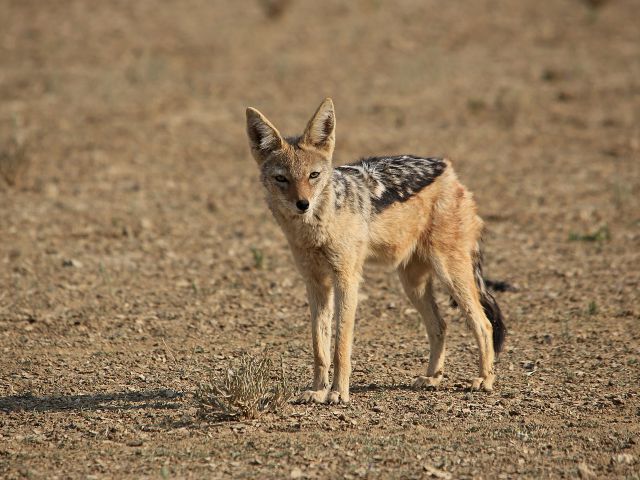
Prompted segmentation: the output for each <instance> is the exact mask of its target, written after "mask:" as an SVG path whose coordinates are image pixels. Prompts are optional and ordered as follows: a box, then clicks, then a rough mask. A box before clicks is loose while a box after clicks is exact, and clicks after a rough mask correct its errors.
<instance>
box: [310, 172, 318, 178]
mask: <svg viewBox="0 0 640 480" xmlns="http://www.w3.org/2000/svg"><path fill="white" fill-rule="evenodd" d="M319 176H320V172H311V175H309V178H318V177H319Z"/></svg>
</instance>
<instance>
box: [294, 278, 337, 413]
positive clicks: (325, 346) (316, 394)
mask: <svg viewBox="0 0 640 480" xmlns="http://www.w3.org/2000/svg"><path fill="white" fill-rule="evenodd" d="M307 295H308V298H309V307H310V309H311V338H312V343H313V389H312V390H307V391H305V392H303V393H302V395H301V396H300V401H302V402H316V403H324V402H325V401H326V400H327V394H328V392H329V367H330V365H331V320H332V318H333V305H334V300H333V284H332V281H331V278H330V277H329V276H318V275H314V276H313V277H312V278H309V279H308V280H307Z"/></svg>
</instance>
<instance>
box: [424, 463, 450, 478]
mask: <svg viewBox="0 0 640 480" xmlns="http://www.w3.org/2000/svg"><path fill="white" fill-rule="evenodd" d="M422 469H423V470H424V471H425V472H427V475H428V476H429V477H433V478H442V479H444V480H451V478H453V477H452V476H451V474H450V473H448V472H445V471H444V470H440V469H439V468H436V467H434V466H432V465H424V466H423V467H422Z"/></svg>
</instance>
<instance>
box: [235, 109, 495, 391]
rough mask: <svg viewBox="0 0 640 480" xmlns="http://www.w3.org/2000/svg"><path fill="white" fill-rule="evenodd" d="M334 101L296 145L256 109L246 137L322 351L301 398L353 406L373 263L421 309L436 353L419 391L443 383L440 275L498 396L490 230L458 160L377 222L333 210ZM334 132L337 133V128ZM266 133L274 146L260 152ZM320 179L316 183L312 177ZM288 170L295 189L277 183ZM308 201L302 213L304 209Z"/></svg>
mask: <svg viewBox="0 0 640 480" xmlns="http://www.w3.org/2000/svg"><path fill="white" fill-rule="evenodd" d="M333 112H334V110H333V103H332V102H331V100H330V99H327V100H325V101H324V102H323V103H322V105H321V106H320V107H319V108H318V110H317V111H316V113H315V114H314V116H313V117H312V119H311V120H310V121H309V124H308V125H307V128H306V130H305V133H304V134H303V136H302V137H301V140H300V141H299V143H298V144H297V145H296V146H292V145H291V144H289V143H288V142H287V141H285V140H284V139H283V138H282V136H281V135H280V134H279V133H278V131H277V130H276V129H275V127H273V125H272V124H271V123H270V122H269V121H268V120H266V118H265V117H264V116H263V115H262V114H260V113H259V112H258V111H257V110H254V109H248V111H247V130H248V134H249V138H250V145H251V149H252V152H253V154H254V157H255V158H256V160H257V162H258V164H259V165H260V167H261V170H262V181H263V184H264V185H265V188H266V190H267V202H268V204H269V207H270V208H271V210H272V212H273V214H274V217H275V218H276V220H277V221H278V223H279V224H280V226H281V227H282V230H283V232H284V233H285V235H286V237H287V240H288V242H289V245H290V247H291V251H292V253H293V257H294V259H295V262H296V265H297V267H298V269H299V271H300V272H301V274H302V276H303V278H304V281H305V284H306V287H307V293H308V297H309V305H310V309H311V320H312V340H313V352H314V378H313V388H312V390H309V391H307V392H304V393H303V394H302V396H301V400H302V401H312V402H319V403H324V402H328V403H337V402H348V401H349V376H350V373H351V347H352V343H353V342H352V340H353V329H354V321H355V314H356V304H357V295H358V286H359V284H360V281H361V276H362V269H363V265H364V263H365V261H366V260H367V259H371V260H373V261H376V262H378V263H382V264H384V265H388V266H392V267H394V268H396V269H397V271H398V275H399V277H400V280H401V282H402V285H403V287H404V290H405V292H406V293H407V295H408V297H409V299H410V300H411V302H412V303H413V304H414V305H415V307H416V309H417V310H418V311H419V312H420V314H421V316H422V318H423V320H424V323H425V326H426V330H427V334H428V337H429V342H430V344H431V352H430V358H429V364H428V369H427V372H426V376H420V377H418V378H417V379H416V381H415V383H414V385H415V386H416V387H422V386H431V387H435V386H437V385H438V384H439V383H440V381H441V380H442V378H443V364H444V357H445V333H446V325H445V323H444V321H443V320H442V318H441V317H440V316H439V314H438V311H437V307H436V305H435V301H434V297H433V279H434V278H435V277H437V278H439V279H440V280H441V281H442V282H443V283H444V285H445V286H446V288H447V289H448V290H449V292H450V293H451V295H452V296H453V298H455V299H456V301H457V302H458V304H459V306H460V307H461V310H462V312H463V314H464V315H465V318H466V320H467V323H468V325H469V326H470V328H471V330H472V331H473V333H474V336H475V338H476V341H477V343H478V346H479V350H480V359H479V376H478V377H477V378H476V379H474V380H473V382H472V386H473V388H480V387H482V388H484V389H486V390H490V389H491V388H492V386H493V382H494V378H495V376H494V373H493V361H494V351H493V342H492V327H491V324H490V323H489V321H488V319H487V317H486V316H485V314H484V312H483V309H482V306H481V304H480V300H479V294H478V290H477V288H476V284H475V282H474V271H473V261H472V258H473V255H474V254H475V253H477V248H478V247H477V245H478V241H479V238H480V234H481V231H482V220H481V219H480V218H479V217H478V215H477V214H476V206H475V203H474V201H473V199H472V195H471V194H470V193H469V192H468V191H467V190H466V189H465V187H464V186H463V185H462V184H461V183H460V182H459V181H458V179H457V177H456V174H455V173H454V171H453V168H452V166H451V164H450V162H449V161H448V160H447V161H446V162H447V168H446V170H445V171H444V173H443V174H442V175H441V176H439V177H438V178H437V179H435V181H434V182H433V183H432V184H431V185H429V186H428V187H426V188H424V189H423V190H421V191H420V192H419V193H417V194H416V195H415V196H413V197H412V198H409V199H408V200H406V201H404V202H397V203H394V204H393V205H391V206H390V207H389V208H387V209H386V210H384V211H382V212H380V213H379V214H377V215H372V216H369V217H367V216H364V215H359V214H356V213H354V211H353V210H352V209H349V208H341V209H338V208H334V207H333V205H334V199H333V197H332V196H333V195H334V192H333V189H332V188H328V187H327V186H328V185H329V184H328V182H331V169H332V167H331V157H332V153H333V148H334V142H335V117H334V113H333ZM329 130H330V131H329ZM261 132H266V135H267V139H266V141H265V142H266V144H268V145H267V148H262V147H261V143H260V142H261V141H263V140H264V138H263V137H261ZM314 171H316V172H320V176H319V178H318V179H317V180H310V175H311V172H314ZM277 172H284V173H286V175H287V176H288V177H287V178H288V179H289V181H288V182H287V183H286V184H283V183H282V182H277V181H276V180H274V179H273V178H275V177H274V176H273V175H276V174H277ZM300 199H306V200H309V202H310V207H309V211H307V212H305V213H304V214H301V213H300V212H298V211H296V210H295V206H294V205H295V202H296V201H298V200H300ZM334 317H335V319H336V329H337V331H336V345H335V350H334V356H333V363H334V367H335V371H334V376H333V383H332V384H331V388H329V385H330V384H329V367H330V363H331V361H330V338H331V321H332V318H334Z"/></svg>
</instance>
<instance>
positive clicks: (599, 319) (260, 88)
mask: <svg viewBox="0 0 640 480" xmlns="http://www.w3.org/2000/svg"><path fill="white" fill-rule="evenodd" d="M325 96H331V97H332V98H333V100H334V102H335V105H336V114H337V149H336V155H335V161H336V163H346V162H349V161H352V160H355V159H357V158H358V157H361V156H367V155H379V154H397V153H414V154H418V155H447V156H449V157H450V158H451V159H452V160H453V162H454V164H455V166H456V169H457V171H458V174H459V176H460V178H461V180H462V181H463V182H464V183H465V184H466V185H467V186H468V187H469V188H470V189H471V190H472V191H473V192H474V194H475V197H476V199H477V201H478V203H479V208H480V214H481V215H482V217H483V218H484V219H485V220H486V223H487V232H486V235H485V247H486V252H485V256H486V273H487V274H488V276H489V277H490V278H495V279H500V280H505V281H508V282H509V283H510V284H511V285H513V287H514V289H513V290H515V291H508V292H502V293H497V294H496V295H497V297H498V301H499V302H500V304H501V305H502V307H503V310H504V312H505V314H506V318H507V325H508V328H509V331H510V334H509V336H508V338H507V344H506V345H507V347H506V351H505V352H504V353H503V354H502V356H501V357H500V360H499V364H498V383H497V384H496V387H497V388H496V391H495V392H493V393H491V394H486V393H471V392H468V391H467V390H466V388H465V386H466V381H467V379H469V378H471V377H472V376H475V370H476V367H475V362H476V349H475V345H474V342H473V337H472V335H471V334H470V333H469V332H468V331H467V330H466V329H465V327H464V324H463V322H462V321H461V320H460V317H459V314H458V312H457V311H455V310H452V309H450V308H449V307H448V306H447V302H446V298H445V296H444V295H442V296H441V297H440V300H441V301H440V305H441V309H442V312H443V315H444V316H445V317H446V318H447V320H448V321H449V323H450V329H449V331H450V341H449V348H448V349H449V355H448V363H447V378H446V381H445V382H444V384H443V387H442V388H441V389H440V390H438V391H435V392H427V391H420V392H416V391H412V390H410V389H409V388H408V386H409V385H410V384H411V381H412V379H413V377H415V376H416V375H418V374H419V373H421V372H422V371H423V369H424V368H425V367H424V361H425V354H426V352H427V351H428V350H427V349H428V346H427V343H426V340H425V338H424V333H423V331H422V327H421V326H420V325H419V320H418V316H417V313H416V312H415V310H413V309H412V308H411V306H410V305H409V303H408V301H407V300H406V299H405V297H404V296H403V294H402V293H401V288H400V286H399V284H398V282H397V279H396V278H395V275H392V274H390V273H389V272H385V271H381V270H379V269H374V268H372V269H369V270H367V275H366V282H365V283H364V285H363V288H362V296H361V302H360V307H359V312H358V319H357V326H356V343H355V346H354V374H353V377H352V392H353V393H352V404H351V405H349V406H347V407H324V406H301V405H292V406H291V407H290V408H289V409H288V410H287V411H285V412H283V413H282V415H266V416H263V417H261V418H259V419H258V420H255V421H238V422H229V421H220V422H212V421H210V420H206V419H202V418H200V416H199V415H198V413H197V412H198V405H197V402H196V401H195V399H194V397H193V392H194V391H195V389H196V388H197V387H198V385H199V384H200V383H201V382H203V381H204V380H205V379H206V378H207V376H208V375H209V374H210V372H211V371H213V372H214V373H215V372H221V371H224V369H225V368H226V365H227V364H228V362H229V361H230V360H233V359H235V358H238V356H239V355H240V354H241V353H243V352H250V353H254V354H260V353H261V352H263V351H264V350H265V349H268V350H269V351H271V352H272V353H275V354H277V355H281V356H282V357H283V359H284V362H285V364H286V365H287V366H288V368H290V369H291V371H292V375H293V382H294V384H295V385H297V386H298V388H300V389H303V388H304V387H305V386H306V385H307V383H308V381H309V379H310V378H311V377H310V374H311V361H312V356H311V345H310V338H309V337H310V335H309V325H308V323H309V322H308V305H307V304H306V299H305V293H304V287H303V285H302V284H301V282H300V280H299V277H298V275H297V273H296V272H295V269H294V267H293V263H292V261H291V258H290V254H289V250H288V247H287V245H286V242H285V240H284V237H283V235H282V234H281V232H280V231H279V229H278V227H277V225H276V224H275V222H274V221H273V220H272V219H271V218H270V215H269V213H268V211H267V209H266V206H265V204H264V201H263V198H262V193H261V187H260V184H259V181H258V173H257V169H256V166H255V164H254V162H253V160H252V159H251V157H250V155H249V152H248V147H247V142H246V138H245V133H244V109H245V107H246V106H254V107H256V108H258V109H260V110H261V111H262V112H263V113H265V114H266V115H267V116H268V117H269V118H270V119H271V120H272V121H273V122H274V123H275V124H276V125H277V126H278V127H279V128H280V129H281V131H283V133H286V134H295V133H299V131H300V130H301V129H302V128H303V126H304V125H305V123H306V121H307V120H308V118H309V116H310V115H311V114H312V113H313V111H314V109H315V108H316V106H317V105H318V104H319V102H320V101H321V100H322V99H323V98H324V97H325ZM639 153H640V28H639V27H638V3H637V2H635V1H633V0H611V1H608V2H595V1H590V2H589V1H579V0H557V1H552V0H544V1H538V2H522V1H517V0H480V1H476V2H465V3H464V5H463V4H461V3H459V2H437V1H432V0H428V1H421V0H403V1H401V2H385V1H380V0H357V1H353V2H341V1H337V0H328V1H325V2H305V1H294V0H291V1H283V0H280V1H278V0H260V1H244V2H222V1H205V0H184V1H180V2H178V1H160V0H158V1H151V0H138V1H136V2H127V1H116V0H110V1H102V2H90V1H86V0H83V1H81V0H76V1H71V0H59V1H55V2H41V1H36V0H20V1H18V0H0V476H2V477H3V478H22V477H26V478H44V477H47V478H55V477H56V475H57V476H58V477H65V478H66V477H74V478H97V477H102V476H106V477H116V478H125V477H131V478H140V477H161V478H174V477H175V478H185V477H194V478H201V477H207V476H209V477H218V476H219V477H234V478H241V477H252V478H255V477H260V478H265V477H273V478H289V477H292V478H307V477H308V478H327V477H340V478H342V477H344V478H388V477H391V476H392V477H402V478H419V477H422V476H424V477H430V476H432V477H438V478H479V477H485V478H511V477H514V476H521V477H523V478H525V477H526V478H541V477H560V476H565V477H575V476H577V475H580V476H581V477H582V478H590V477H594V478H595V477H596V476H597V477H601V478H604V477H607V478H638V470H639V461H640V459H639V456H640V447H639V446H638V433H639V431H640V427H639V422H638V418H639V417H638V415H640V402H639V396H638V384H639V383H638V382H639V380H640V375H639V368H638V361H639V360H640V328H639V320H640V298H639V297H640V294H639V288H638V284H639V282H640V268H639V267H640V228H639V227H640V195H639V193H640V158H639V157H640V155H639Z"/></svg>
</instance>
